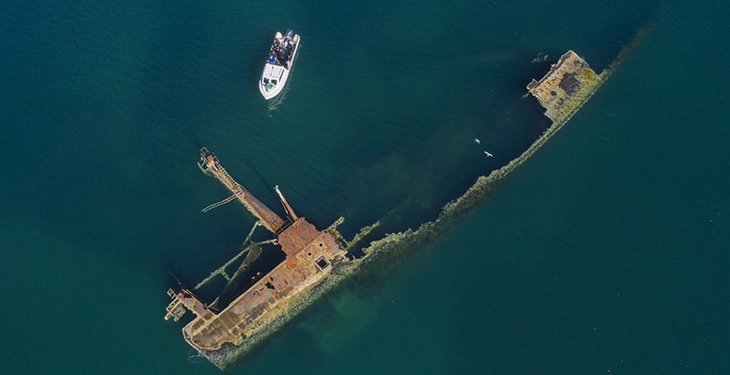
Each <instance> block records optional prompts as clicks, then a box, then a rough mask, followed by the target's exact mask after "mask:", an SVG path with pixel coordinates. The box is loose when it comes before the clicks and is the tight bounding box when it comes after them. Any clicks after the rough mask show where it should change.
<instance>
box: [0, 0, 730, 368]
mask: <svg viewBox="0 0 730 375" xmlns="http://www.w3.org/2000/svg"><path fill="white" fill-rule="evenodd" d="M272 9H283V10H282V11H280V12H276V13H277V16H278V18H276V19H272V17H271V16H270V15H271V14H272V11H271V10H272ZM728 16H730V8H729V6H728V5H727V4H725V3H723V2H716V1H700V2H690V1H672V2H669V1H664V2H662V1H658V2H644V3H637V2H632V1H617V2H612V3H606V4H590V3H585V2H573V1H551V2H544V1H527V0H522V1H514V2H509V3H505V2H483V1H472V2H469V1H460V2H454V3H449V4H445V3H442V2H396V3H393V2H368V3H352V4H349V3H325V2H309V3H298V2H293V1H289V2H250V3H246V4H244V3H240V2H217V3H206V4H202V3H200V2H185V1H183V2H162V3H155V4H150V3H149V2H142V1H117V2H109V1H95V2H92V1H76V2H71V1H55V2H38V1H22V2H21V1H16V0H9V1H4V2H1V3H0V35H2V37H0V71H2V74H0V87H2V90H0V129H2V133H0V134H2V138H1V141H0V142H2V148H3V151H4V155H5V158H4V160H3V167H2V168H0V192H2V194H0V212H2V213H3V215H2V216H1V217H0V285H2V286H3V288H2V296H3V299H4V303H3V307H2V309H0V311H1V312H0V317H1V318H2V321H3V322H4V324H2V326H0V337H1V338H2V340H0V353H2V354H0V359H1V361H0V363H2V369H3V371H2V372H3V373H8V374H45V373H55V374H99V373H104V374H117V373H118V374H130V373H173V372H174V373H179V374H187V373H206V374H217V373H219V370H217V369H216V368H215V367H213V366H212V365H211V364H209V363H208V362H207V361H205V360H202V359H201V358H200V357H198V356H196V355H195V353H194V352H192V350H191V349H190V348H189V347H188V346H187V344H185V342H184V341H183V339H182V337H181V334H180V328H181V326H180V325H179V324H175V323H171V322H165V321H164V320H162V316H163V315H164V307H165V306H166V304H167V301H168V299H167V296H166V295H165V294H164V292H165V290H166V289H167V288H168V287H171V286H173V285H174V281H173V280H171V279H170V277H169V276H168V275H167V270H172V271H174V272H175V273H176V274H177V275H178V276H179V277H180V278H181V279H183V281H185V282H188V283H190V284H194V283H195V282H197V281H199V280H201V279H202V278H204V277H205V276H207V275H208V273H209V272H210V271H211V270H213V269H215V268H217V267H218V266H219V265H220V264H222V263H223V262H225V261H226V260H227V259H228V258H229V257H230V256H232V255H233V254H234V253H235V251H236V246H237V245H238V244H240V242H241V241H243V239H244V238H245V237H246V234H247V233H248V230H249V229H250V226H251V225H252V224H253V219H252V217H251V216H250V215H249V214H248V213H247V212H246V211H245V210H244V209H243V208H242V207H241V206H240V205H235V204H231V205H227V206H224V207H222V208H218V209H216V210H213V211H211V212H209V213H206V214H201V213H200V212H199V211H200V209H201V208H203V207H205V206H206V205H208V204H210V203H213V202H215V201H218V200H220V199H223V198H225V197H226V192H225V190H224V189H223V188H222V187H221V186H219V184H218V183H217V182H216V181H215V180H212V179H210V178H208V177H205V176H204V175H203V174H202V173H200V171H199V170H198V169H197V168H196V166H195V164H194V163H195V162H196V161H197V158H198V149H199V148H200V147H201V146H207V147H208V148H210V149H211V150H212V151H214V152H215V153H216V154H217V155H218V156H219V158H220V159H221V161H222V163H223V164H224V166H226V168H227V169H228V170H229V171H230V172H231V174H232V175H233V176H234V177H235V178H237V179H238V180H239V181H240V182H241V183H243V184H244V185H245V186H246V187H247V188H248V189H249V190H251V191H252V192H253V193H254V194H256V195H257V197H258V198H259V199H261V200H262V201H264V202H265V203H266V204H269V205H270V206H271V207H275V208H276V209H279V204H278V202H277V199H276V197H275V195H274V193H273V190H272V189H271V187H272V186H273V185H275V184H278V185H280V186H281V188H282V191H283V192H284V194H286V196H287V198H288V200H289V202H290V203H292V205H293V206H294V209H295V210H297V212H298V213H300V214H302V215H305V216H306V217H307V218H308V219H310V220H311V221H312V222H313V223H315V224H316V225H318V226H320V227H324V226H327V225H329V224H330V223H331V222H332V221H334V220H335V219H337V217H339V216H340V215H343V216H345V217H346V218H347V221H346V223H345V224H343V226H342V230H343V232H345V234H352V233H354V232H355V231H357V230H358V229H359V228H360V227H361V226H363V225H367V224H370V223H372V222H373V221H375V220H379V219H383V220H384V225H383V229H382V230H381V232H382V233H379V234H381V235H382V234H383V233H387V232H395V231H400V230H404V229H406V228H409V227H410V228H416V227H417V226H418V225H419V224H420V223H422V222H425V221H428V220H432V219H434V218H435V217H436V215H438V213H439V211H440V208H441V206H443V205H444V204H445V203H446V202H448V201H450V200H452V199H455V198H456V197H458V196H459V195H461V194H462V193H463V192H464V191H465V190H466V189H467V188H468V187H469V186H470V185H471V184H472V183H473V182H474V181H475V180H476V178H477V177H478V176H479V175H484V174H488V173H489V172H490V171H491V170H493V169H495V168H498V167H500V166H501V165H503V164H504V163H506V162H507V161H509V160H510V159H511V158H513V157H515V156H517V155H519V153H520V152H521V151H522V150H524V149H525V148H526V147H527V146H528V145H529V144H530V142H531V141H532V140H533V139H534V138H535V137H536V136H537V135H539V134H540V132H541V131H542V129H544V127H545V126H547V124H548V122H547V118H544V117H543V116H542V114H541V111H540V109H539V108H538V107H537V104H536V102H535V101H534V100H533V99H532V98H522V95H523V94H524V92H525V89H524V88H525V86H526V84H527V83H528V82H529V80H530V79H532V78H537V77H540V76H541V75H542V74H544V73H545V71H546V70H547V69H548V66H547V65H546V64H531V63H530V61H531V60H532V59H533V58H534V57H535V56H536V55H537V54H538V53H547V54H548V55H550V56H552V57H557V56H559V55H560V54H561V53H563V52H565V51H566V50H567V49H573V50H575V51H576V52H578V53H579V54H580V55H581V56H583V57H585V58H586V60H587V61H588V62H589V63H590V64H591V66H593V67H594V68H595V69H597V70H600V69H602V68H603V67H605V66H606V64H608V62H610V61H611V59H612V58H613V57H614V56H615V55H616V53H617V52H618V51H619V50H620V48H621V46H622V45H623V44H624V43H627V42H628V41H629V40H630V38H631V37H632V36H633V35H634V34H635V32H636V31H637V29H639V28H640V27H644V29H643V30H644V32H643V34H642V36H641V38H640V40H639V43H638V45H637V46H636V48H635V49H634V50H633V51H632V52H631V53H630V54H629V55H628V57H627V58H626V60H625V61H624V62H623V64H622V65H621V66H620V68H619V69H618V70H617V71H616V73H614V75H613V76H612V77H611V78H610V80H609V81H608V82H607V83H606V84H605V85H604V86H603V87H602V88H601V89H600V90H599V91H598V93H597V94H596V95H595V96H594V97H593V99H591V101H590V102H589V103H588V104H587V105H586V106H585V107H584V108H583V109H582V110H581V111H580V112H579V113H578V114H577V115H576V116H575V117H574V118H573V119H572V120H571V122H570V123H569V124H568V125H567V126H566V127H565V128H564V129H563V130H561V132H560V133H558V134H557V135H556V136H555V137H553V138H552V139H551V140H550V142H548V143H547V145H546V146H544V147H543V148H542V149H540V151H538V152H537V153H536V154H535V156H534V157H533V158H532V159H530V160H529V161H528V162H527V163H526V164H524V165H523V166H522V167H520V168H519V169H518V170H517V171H516V172H515V173H513V174H512V175H510V176H509V177H508V178H507V179H506V180H505V181H504V182H503V183H502V184H501V185H500V186H499V187H498V189H497V190H495V191H494V192H493V193H492V194H491V195H490V196H488V197H486V198H485V199H484V200H483V201H482V202H481V203H480V204H478V205H477V207H475V208H474V210H472V211H471V212H470V213H468V214H467V215H466V216H465V217H464V218H462V219H461V220H460V221H459V222H457V223H456V224H455V225H454V226H453V227H452V228H451V229H450V230H449V231H448V232H447V233H445V234H443V235H441V236H439V237H437V238H436V239H434V240H432V241H431V242H429V243H427V244H423V245H421V246H418V247H417V248H414V249H411V250H409V252H408V253H406V254H403V255H402V256H399V257H397V258H395V259H393V260H390V261H389V262H388V263H387V264H379V265H375V266H373V267H372V268H370V269H369V270H368V272H366V273H364V274H362V275H361V276H359V277H357V278H356V279H354V280H352V281H351V282H349V283H348V284H347V285H344V286H343V287H342V288H340V289H339V290H337V291H335V292H334V293H332V294H330V295H328V296H327V297H326V298H324V299H323V300H321V301H319V302H318V303H317V304H315V305H314V306H312V307H311V308H310V309H309V310H307V311H306V312H305V313H303V314H302V315H301V316H300V317H299V318H298V319H296V321H294V322H292V323H291V324H289V325H288V326H287V327H286V328H285V329H284V330H282V331H281V332H280V333H278V334H277V335H276V336H275V337H274V338H272V339H271V340H269V341H268V342H267V343H266V344H265V345H264V346H263V347H261V348H260V349H259V350H257V352H256V353H255V354H254V355H252V356H250V357H249V358H248V359H246V360H245V361H244V362H243V363H241V365H240V366H239V367H237V368H236V369H235V370H233V371H232V372H233V373H236V374H239V373H240V374H245V373H257V374H279V373H292V372H294V373H351V374H360V373H362V374H370V373H439V374H440V373H464V374H471V373H494V374H502V373H504V374H522V373H528V374H533V373H560V374H565V373H571V374H572V373H574V374H586V373H608V371H609V370H610V372H611V373H626V374H647V373H657V374H667V373H687V374H724V373H727V372H728V370H730V360H728V358H730V345H729V344H728V340H727V336H728V333H729V332H730V323H729V322H730V319H729V317H728V315H729V314H730V298H729V297H728V295H727V292H726V291H727V289H728V286H730V277H728V271H727V270H728V267H729V266H730V252H728V250H730V248H729V246H728V243H730V238H729V237H730V235H729V234H728V228H730V225H729V220H728V213H729V212H728V211H729V210H728V209H729V208H730V198H728V197H730V194H729V193H730V188H728V186H730V177H728V175H729V174H728V170H730V162H729V161H728V159H727V158H726V157H725V149H726V147H727V144H728V142H727V139H728V138H730V126H729V125H730V113H729V112H730V110H728V109H727V108H728V105H727V101H728V99H727V93H726V90H725V86H726V83H725V81H726V80H727V78H726V77H728V76H730V71H729V70H730V69H728V67H727V64H726V61H728V60H730V51H729V50H728V45H730V30H729V29H730V27H729V26H728V23H727V20H728V19H729V18H728ZM287 27H292V28H294V29H295V31H297V32H298V33H300V34H301V35H302V50H301V54H300V55H299V57H298V59H297V64H296V66H295V68H294V70H293V72H292V76H291V82H290V86H289V90H288V91H287V92H286V94H285V96H284V97H283V99H282V100H279V101H278V102H277V103H273V104H272V103H266V102H265V101H264V100H263V99H262V98H261V97H260V94H259V93H258V92H257V89H256V80H257V78H258V75H259V73H260V69H261V67H262V63H263V57H264V56H265V54H266V51H267V49H268V45H269V43H270V40H271V38H272V36H273V34H274V32H275V31H276V30H281V29H285V28H287ZM473 138H480V139H481V140H482V143H481V144H480V145H478V146H477V145H475V144H474V143H473V142H472V139H473ZM483 150H489V151H490V152H492V153H493V154H494V155H495V157H494V158H486V157H484V154H483V153H482V151H483ZM376 238H377V237H376ZM376 238H373V239H376Z"/></svg>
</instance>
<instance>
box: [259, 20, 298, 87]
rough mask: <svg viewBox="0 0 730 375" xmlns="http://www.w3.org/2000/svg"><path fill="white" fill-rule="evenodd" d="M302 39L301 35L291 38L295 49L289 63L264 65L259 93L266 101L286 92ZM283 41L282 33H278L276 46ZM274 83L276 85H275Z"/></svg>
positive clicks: (278, 62) (275, 40) (267, 63)
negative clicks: (285, 88) (283, 91)
mask: <svg viewBox="0 0 730 375" xmlns="http://www.w3.org/2000/svg"><path fill="white" fill-rule="evenodd" d="M300 39H301V37H300V36H299V34H294V36H293V37H292V38H291V40H293V42H294V47H293V49H292V51H291V57H289V58H288V60H287V61H284V62H280V61H275V62H270V61H267V62H266V64H265V65H264V70H263V72H262V73H261V77H260V78H259V92H260V93H261V95H262V96H263V97H264V99H266V100H269V99H272V98H274V97H276V96H277V95H279V94H280V93H281V92H282V90H284V86H285V85H286V83H287V82H288V80H289V74H290V73H291V69H292V68H293V67H294V59H295V58H296V56H297V53H298V52H299V44H300V43H299V41H300ZM283 41H284V36H282V35H281V33H280V32H278V31H277V32H276V36H275V39H274V45H276V44H277V42H279V43H282V42H283ZM272 50H273V48H272ZM273 82H276V83H275V84H274V83H273Z"/></svg>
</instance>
